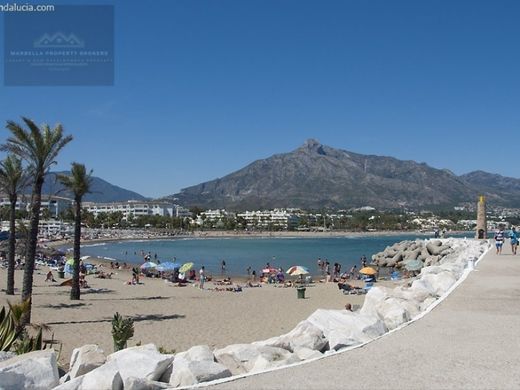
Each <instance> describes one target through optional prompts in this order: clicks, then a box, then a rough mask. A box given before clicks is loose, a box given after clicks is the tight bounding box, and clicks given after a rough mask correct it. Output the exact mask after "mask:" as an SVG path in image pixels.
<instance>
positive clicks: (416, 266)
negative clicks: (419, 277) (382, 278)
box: [404, 260, 423, 271]
mask: <svg viewBox="0 0 520 390" xmlns="http://www.w3.org/2000/svg"><path fill="white" fill-rule="evenodd" d="M422 267H423V262H422V261H421V260H410V261H408V262H407V263H406V265H405V266H404V268H406V269H407V270H408V271H419V270H420V269H421V268H422Z"/></svg>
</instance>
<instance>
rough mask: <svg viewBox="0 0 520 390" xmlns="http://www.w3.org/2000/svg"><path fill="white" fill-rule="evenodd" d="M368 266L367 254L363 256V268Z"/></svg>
mask: <svg viewBox="0 0 520 390" xmlns="http://www.w3.org/2000/svg"><path fill="white" fill-rule="evenodd" d="M366 266H367V257H366V256H365V255H363V256H361V268H365V267H366Z"/></svg>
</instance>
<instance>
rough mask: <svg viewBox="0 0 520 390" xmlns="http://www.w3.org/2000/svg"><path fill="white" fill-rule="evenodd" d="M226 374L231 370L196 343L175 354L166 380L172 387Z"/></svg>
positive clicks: (208, 350)
mask: <svg viewBox="0 0 520 390" xmlns="http://www.w3.org/2000/svg"><path fill="white" fill-rule="evenodd" d="M228 376H231V372H230V371H229V369H228V368H227V367H225V366H223V365H222V364H220V363H216V362H215V356H214V355H213V352H211V349H210V348H209V347H208V346H207V345H197V346H195V347H192V348H190V349H188V350H187V351H185V352H180V353H178V354H176V355H175V359H174V360H173V363H172V367H171V374H170V376H169V378H168V382H169V383H170V386H174V387H177V386H191V385H195V384H197V383H200V382H208V381H212V380H216V379H220V378H226V377H228ZM125 390H126V388H125Z"/></svg>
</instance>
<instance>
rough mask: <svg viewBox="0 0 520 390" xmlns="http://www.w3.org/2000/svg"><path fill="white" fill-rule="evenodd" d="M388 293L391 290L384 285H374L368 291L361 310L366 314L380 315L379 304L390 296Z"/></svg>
mask: <svg viewBox="0 0 520 390" xmlns="http://www.w3.org/2000/svg"><path fill="white" fill-rule="evenodd" d="M388 294H389V290H387V289H386V288H384V287H379V286H377V287H372V288H371V289H370V290H369V291H368V293H367V295H366V297H365V302H364V303H363V306H362V307H361V310H360V311H359V312H360V313H361V314H363V315H366V316H376V317H378V313H377V305H379V304H380V303H381V302H383V301H384V300H385V299H386V298H387V297H388Z"/></svg>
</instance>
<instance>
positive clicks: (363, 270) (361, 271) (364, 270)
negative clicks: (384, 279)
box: [359, 267, 377, 275]
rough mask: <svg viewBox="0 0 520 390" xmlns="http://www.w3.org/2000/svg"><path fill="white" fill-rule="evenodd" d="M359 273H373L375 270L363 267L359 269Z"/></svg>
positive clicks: (375, 272)
mask: <svg viewBox="0 0 520 390" xmlns="http://www.w3.org/2000/svg"><path fill="white" fill-rule="evenodd" d="M359 273H360V274H363V275H375V274H377V271H376V270H375V269H373V268H372V267H363V268H361V269H360V270H359Z"/></svg>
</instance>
